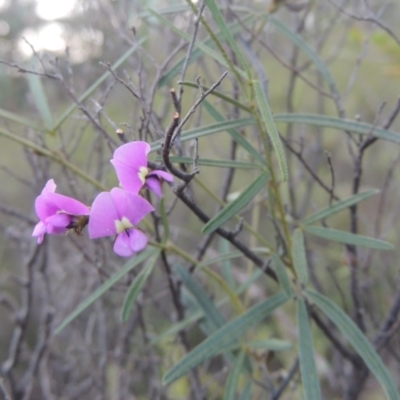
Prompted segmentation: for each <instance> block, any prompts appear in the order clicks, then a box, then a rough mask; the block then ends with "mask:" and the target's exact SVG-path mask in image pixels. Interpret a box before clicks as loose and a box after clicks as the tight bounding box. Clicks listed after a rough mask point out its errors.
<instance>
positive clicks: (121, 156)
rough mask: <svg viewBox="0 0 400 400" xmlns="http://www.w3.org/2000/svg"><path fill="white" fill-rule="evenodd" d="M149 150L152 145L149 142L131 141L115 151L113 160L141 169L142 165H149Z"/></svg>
mask: <svg viewBox="0 0 400 400" xmlns="http://www.w3.org/2000/svg"><path fill="white" fill-rule="evenodd" d="M149 152H150V145H149V144H148V143H146V142H141V141H136V142H130V143H126V144H123V145H122V146H120V147H118V148H117V149H116V150H115V151H114V156H113V160H114V161H117V162H119V163H122V164H125V165H127V166H130V167H133V168H135V169H137V170H139V168H140V167H147V154H149ZM113 160H111V161H113Z"/></svg>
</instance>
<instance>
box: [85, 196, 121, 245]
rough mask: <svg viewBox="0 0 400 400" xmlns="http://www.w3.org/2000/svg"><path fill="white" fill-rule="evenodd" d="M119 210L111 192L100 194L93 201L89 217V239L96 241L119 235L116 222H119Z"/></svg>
mask: <svg viewBox="0 0 400 400" xmlns="http://www.w3.org/2000/svg"><path fill="white" fill-rule="evenodd" d="M119 219H120V217H119V215H118V211H117V208H116V207H115V204H114V200H113V198H112V196H111V193H109V192H102V193H100V194H99V195H98V196H97V197H96V198H95V199H94V201H93V204H92V208H91V210H90V216H89V226H88V231H89V237H90V238H91V239H95V238H98V237H103V236H111V235H115V234H116V233H117V231H116V227H115V221H117V220H119Z"/></svg>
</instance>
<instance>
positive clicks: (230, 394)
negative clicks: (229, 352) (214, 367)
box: [224, 350, 246, 400]
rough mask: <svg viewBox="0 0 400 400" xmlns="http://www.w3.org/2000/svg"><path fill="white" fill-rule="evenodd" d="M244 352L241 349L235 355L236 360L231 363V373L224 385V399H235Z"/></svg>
mask: <svg viewBox="0 0 400 400" xmlns="http://www.w3.org/2000/svg"><path fill="white" fill-rule="evenodd" d="M245 355H246V352H245V351H244V350H242V351H241V352H240V353H239V355H238V356H237V357H236V361H235V363H234V364H233V368H232V371H231V373H230V374H229V376H228V380H227V382H226V385H225V393H224V400H235V399H236V388H237V386H238V381H239V376H240V371H241V369H242V366H243V362H244V358H245Z"/></svg>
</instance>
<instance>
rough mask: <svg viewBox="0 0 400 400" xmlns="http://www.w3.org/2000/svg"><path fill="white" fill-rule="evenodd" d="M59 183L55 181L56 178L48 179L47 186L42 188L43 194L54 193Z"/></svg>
mask: <svg viewBox="0 0 400 400" xmlns="http://www.w3.org/2000/svg"><path fill="white" fill-rule="evenodd" d="M56 188H57V185H56V184H55V182H54V179H50V180H49V181H47V183H46V186H45V187H44V188H43V190H42V194H45V193H54V192H55V191H56Z"/></svg>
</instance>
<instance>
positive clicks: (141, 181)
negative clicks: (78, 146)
mask: <svg viewBox="0 0 400 400" xmlns="http://www.w3.org/2000/svg"><path fill="white" fill-rule="evenodd" d="M149 152H150V145H149V144H148V143H146V142H141V141H136V142H130V143H126V144H124V145H122V146H120V147H118V149H116V150H115V151H114V158H113V159H112V160H111V164H112V165H114V167H115V170H116V172H117V176H118V179H119V181H120V183H121V186H122V187H123V188H124V189H125V190H128V191H130V192H132V193H135V194H138V193H139V191H140V189H142V187H143V186H147V187H148V188H149V189H150V190H152V191H153V192H154V193H155V194H156V195H157V196H158V197H162V189H161V183H162V180H163V179H164V180H166V181H168V182H172V181H173V180H174V177H173V176H172V175H171V174H169V173H168V172H164V171H158V170H156V171H151V170H150V169H149V168H148V167H147V154H149Z"/></svg>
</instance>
